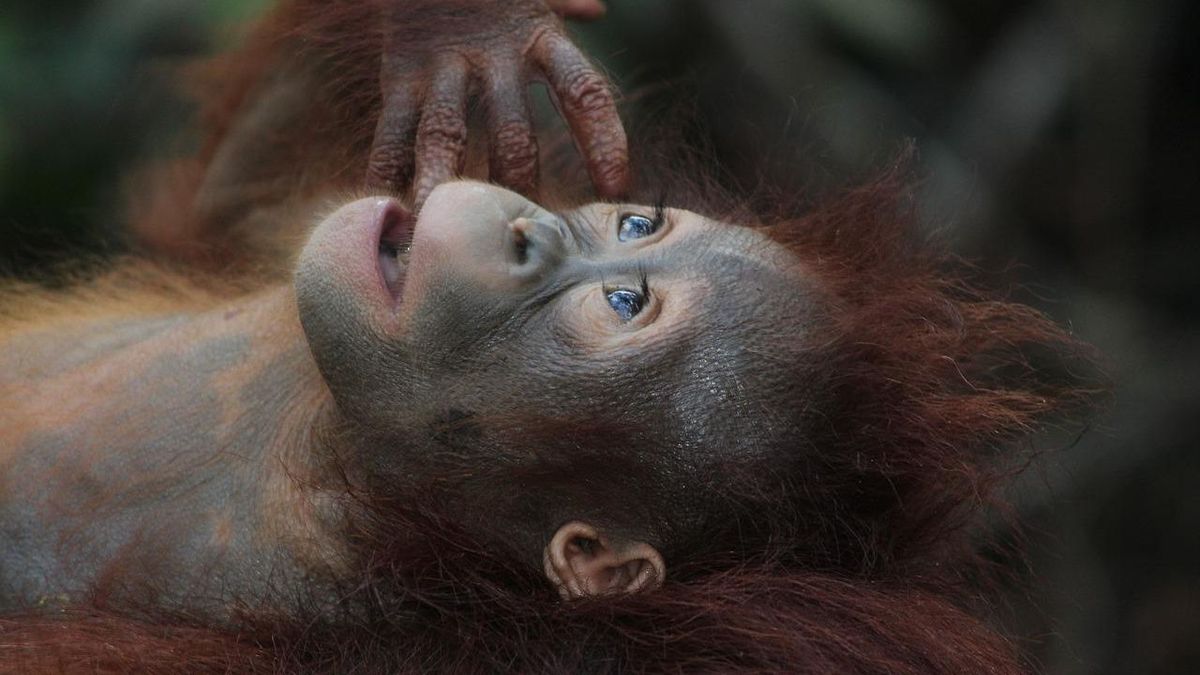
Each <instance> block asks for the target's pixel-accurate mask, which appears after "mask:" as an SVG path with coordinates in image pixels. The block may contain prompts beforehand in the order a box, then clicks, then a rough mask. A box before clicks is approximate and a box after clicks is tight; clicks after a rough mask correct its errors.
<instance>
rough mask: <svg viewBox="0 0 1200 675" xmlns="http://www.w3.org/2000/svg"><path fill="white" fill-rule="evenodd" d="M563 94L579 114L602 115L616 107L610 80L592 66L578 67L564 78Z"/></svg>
mask: <svg viewBox="0 0 1200 675" xmlns="http://www.w3.org/2000/svg"><path fill="white" fill-rule="evenodd" d="M563 96H564V97H565V98H566V100H567V101H569V102H570V104H571V107H572V108H574V109H575V110H576V111H577V112H578V113H579V114H581V115H586V116H595V117H600V116H603V115H605V114H607V113H608V112H609V111H611V110H612V109H613V108H614V107H615V102H614V99H613V94H612V89H610V88H609V86H608V80H606V79H605V78H604V77H602V76H601V75H600V74H599V73H597V72H596V71H594V70H592V69H590V68H577V69H575V70H573V71H571V72H569V73H567V75H566V76H565V77H564V78H563Z"/></svg>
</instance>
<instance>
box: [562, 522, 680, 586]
mask: <svg viewBox="0 0 1200 675" xmlns="http://www.w3.org/2000/svg"><path fill="white" fill-rule="evenodd" d="M542 564H543V566H544V567H545V570H546V578H548V579H549V580H550V583H552V584H554V587H555V588H557V589H558V593H559V595H561V596H562V597H563V598H564V599H566V600H572V599H575V598H582V597H585V596H593V595H617V594H624V593H637V592H638V591H643V590H651V589H655V588H658V587H659V586H661V585H662V582H663V579H665V578H666V574H667V568H666V565H664V564H663V559H662V556H661V555H659V553H658V551H657V550H655V548H654V547H653V546H651V545H650V544H647V543H645V542H640V541H637V542H620V541H614V540H612V539H610V538H609V537H606V536H604V535H603V534H601V533H600V531H599V530H597V529H596V528H594V527H592V526H591V525H588V524H587V523H581V522H579V521H573V522H570V523H567V524H566V525H563V526H562V527H560V528H558V532H555V533H554V537H553V538H552V539H551V540H550V543H549V544H547V545H546V550H545V552H544V553H543V555H542Z"/></svg>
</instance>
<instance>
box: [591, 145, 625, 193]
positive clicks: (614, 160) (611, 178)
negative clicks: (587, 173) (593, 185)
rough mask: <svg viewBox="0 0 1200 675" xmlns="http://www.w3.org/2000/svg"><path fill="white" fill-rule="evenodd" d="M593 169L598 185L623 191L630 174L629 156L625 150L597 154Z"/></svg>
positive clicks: (593, 160) (592, 162) (593, 158)
mask: <svg viewBox="0 0 1200 675" xmlns="http://www.w3.org/2000/svg"><path fill="white" fill-rule="evenodd" d="M591 169H592V176H593V178H594V179H595V181H596V182H597V183H600V184H602V185H605V186H609V187H612V188H613V189H617V190H620V189H623V188H624V186H625V182H626V180H627V178H628V174H629V154H628V153H627V152H625V151H624V150H611V151H607V152H603V153H599V154H596V155H594V156H593V157H592V160H591Z"/></svg>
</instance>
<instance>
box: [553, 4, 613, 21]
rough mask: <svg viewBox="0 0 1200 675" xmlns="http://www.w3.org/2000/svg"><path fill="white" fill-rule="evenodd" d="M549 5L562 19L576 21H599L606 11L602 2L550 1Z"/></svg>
mask: <svg viewBox="0 0 1200 675" xmlns="http://www.w3.org/2000/svg"><path fill="white" fill-rule="evenodd" d="M549 5H550V9H552V10H554V11H555V12H557V13H558V14H560V15H562V16H563V17H565V18H567V19H575V20H577V21H594V20H596V19H601V18H603V17H604V14H605V12H607V11H608V8H607V7H605V6H604V2H602V0H550V2H549Z"/></svg>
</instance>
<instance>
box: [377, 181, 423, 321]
mask: <svg viewBox="0 0 1200 675" xmlns="http://www.w3.org/2000/svg"><path fill="white" fill-rule="evenodd" d="M381 220H382V223H381V226H380V232H379V249H378V256H379V274H380V276H381V277H382V278H383V284H384V286H386V287H387V290H388V293H389V294H390V295H391V296H392V300H394V301H397V302H398V301H399V300H400V293H401V291H403V290H404V273H405V271H406V270H407V269H408V255H409V251H410V250H411V249H412V239H413V228H414V226H415V225H416V218H415V217H414V216H413V214H412V212H410V211H409V210H408V209H406V208H404V207H403V206H400V204H399V203H397V202H395V201H392V202H389V203H388V205H387V206H386V207H385V208H384V210H383V214H382V216H381Z"/></svg>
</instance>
